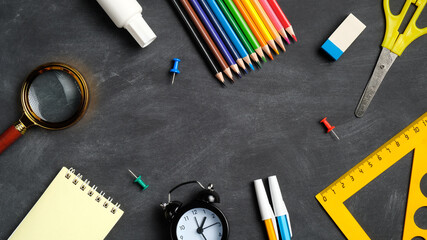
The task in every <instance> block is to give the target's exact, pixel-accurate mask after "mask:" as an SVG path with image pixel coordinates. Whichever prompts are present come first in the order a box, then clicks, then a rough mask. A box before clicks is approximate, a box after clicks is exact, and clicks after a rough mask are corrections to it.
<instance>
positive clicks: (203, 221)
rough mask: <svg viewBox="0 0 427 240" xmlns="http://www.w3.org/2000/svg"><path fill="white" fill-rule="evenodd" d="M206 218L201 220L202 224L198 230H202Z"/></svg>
mask: <svg viewBox="0 0 427 240" xmlns="http://www.w3.org/2000/svg"><path fill="white" fill-rule="evenodd" d="M206 218H207V217H205V218H203V220H202V224H201V225H200V228H203V225H205V222H206Z"/></svg>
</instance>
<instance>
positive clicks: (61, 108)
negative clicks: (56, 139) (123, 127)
mask: <svg viewBox="0 0 427 240" xmlns="http://www.w3.org/2000/svg"><path fill="white" fill-rule="evenodd" d="M21 103H22V108H23V110H24V113H23V114H22V117H21V118H20V119H19V121H18V122H17V123H15V124H14V125H12V126H10V127H9V128H8V129H7V130H6V131H5V132H4V133H3V134H2V135H0V154H1V153H2V152H3V151H4V150H6V149H7V148H8V147H9V146H10V145H12V143H14V142H15V141H16V140H17V139H18V138H20V137H21V136H22V135H24V133H25V132H26V130H27V129H28V128H29V127H31V126H33V125H36V126H39V127H42V128H45V129H49V130H60V129H64V128H67V127H69V126H71V125H73V124H74V123H76V122H77V121H78V120H79V119H80V118H81V117H82V116H83V114H84V113H85V111H86V108H87V105H88V103H89V91H88V88H87V84H86V81H85V79H84V78H83V76H82V75H81V74H80V73H79V72H78V71H77V70H76V69H75V68H73V67H71V66H68V65H66V64H63V63H47V64H44V65H41V66H39V67H37V68H36V69H34V70H33V71H32V72H31V73H30V74H29V75H28V77H27V79H26V80H25V82H24V84H23V85H22V89H21Z"/></svg>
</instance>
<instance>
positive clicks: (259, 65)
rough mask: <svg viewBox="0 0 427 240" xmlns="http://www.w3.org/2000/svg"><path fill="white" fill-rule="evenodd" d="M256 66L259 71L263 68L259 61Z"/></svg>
mask: <svg viewBox="0 0 427 240" xmlns="http://www.w3.org/2000/svg"><path fill="white" fill-rule="evenodd" d="M256 65H257V66H258V67H259V69H261V68H262V66H261V63H260V62H259V61H258V62H256Z"/></svg>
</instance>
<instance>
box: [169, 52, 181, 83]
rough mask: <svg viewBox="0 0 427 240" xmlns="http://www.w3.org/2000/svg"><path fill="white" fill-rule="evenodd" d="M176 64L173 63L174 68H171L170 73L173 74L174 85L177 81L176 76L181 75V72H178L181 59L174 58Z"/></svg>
mask: <svg viewBox="0 0 427 240" xmlns="http://www.w3.org/2000/svg"><path fill="white" fill-rule="evenodd" d="M173 61H174V63H173V68H171V70H170V71H169V72H171V73H173V77H172V84H173V82H174V81H175V75H176V74H180V72H179V70H178V64H179V62H181V59H179V58H174V59H173Z"/></svg>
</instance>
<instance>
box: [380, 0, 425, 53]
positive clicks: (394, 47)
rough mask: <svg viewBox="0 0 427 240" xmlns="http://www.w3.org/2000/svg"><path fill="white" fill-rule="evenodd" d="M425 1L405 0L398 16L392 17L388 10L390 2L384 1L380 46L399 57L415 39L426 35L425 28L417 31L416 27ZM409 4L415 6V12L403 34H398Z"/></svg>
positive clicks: (388, 0)
mask: <svg viewBox="0 0 427 240" xmlns="http://www.w3.org/2000/svg"><path fill="white" fill-rule="evenodd" d="M426 3H427V0H406V2H405V5H404V6H403V9H402V11H401V12H400V13H399V15H394V14H392V13H391V10H390V0H384V2H383V4H384V13H385V19H386V31H385V35H384V41H383V43H382V44H381V46H383V47H385V48H388V49H390V50H391V51H392V52H394V53H396V54H397V55H399V56H400V55H401V54H402V52H403V51H404V50H405V48H406V47H407V46H408V45H409V44H411V42H413V41H414V40H415V39H417V38H419V37H421V36H422V35H424V34H427V27H425V28H423V29H419V28H418V27H417V20H418V17H419V16H420V14H421V12H422V11H423V9H424V7H425V5H426ZM411 4H415V5H416V6H417V10H416V11H415V13H414V15H413V16H412V18H411V20H410V21H409V23H408V26H407V27H406V29H405V31H404V32H403V34H399V28H400V25H401V24H402V21H403V19H404V18H405V15H406V14H407V13H408V9H409V7H410V6H411Z"/></svg>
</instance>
